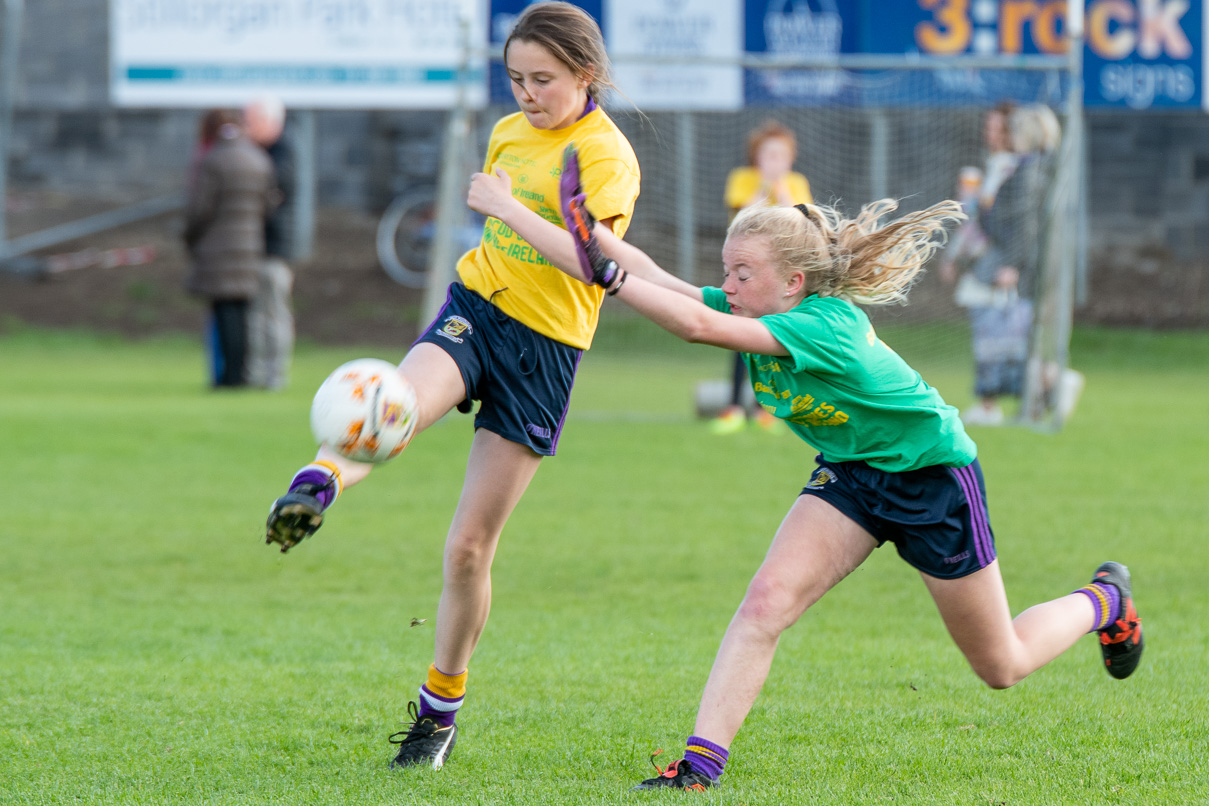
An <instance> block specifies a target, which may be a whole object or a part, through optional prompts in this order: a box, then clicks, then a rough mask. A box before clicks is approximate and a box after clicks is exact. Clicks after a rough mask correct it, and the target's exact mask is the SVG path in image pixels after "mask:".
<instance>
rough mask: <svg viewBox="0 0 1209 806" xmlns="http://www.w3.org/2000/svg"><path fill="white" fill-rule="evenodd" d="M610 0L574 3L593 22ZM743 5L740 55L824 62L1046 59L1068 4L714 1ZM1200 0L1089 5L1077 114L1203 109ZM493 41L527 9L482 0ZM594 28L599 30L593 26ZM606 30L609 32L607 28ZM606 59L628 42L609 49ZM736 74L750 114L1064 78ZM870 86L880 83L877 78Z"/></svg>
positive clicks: (1057, 45) (1006, 94) (944, 73)
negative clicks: (854, 58)
mask: <svg viewBox="0 0 1209 806" xmlns="http://www.w3.org/2000/svg"><path fill="white" fill-rule="evenodd" d="M611 1H612V0H577V2H576V4H577V5H579V6H580V7H582V8H584V9H585V10H586V11H588V13H590V14H592V15H593V16H594V17H595V18H596V19H597V20H599V21H602V23H603V19H604V15H606V14H608V13H609V5H610V3H611ZM718 2H731V3H737V4H741V6H742V19H743V24H744V31H743V44H744V49H745V51H746V52H747V53H750V54H765V55H770V56H778V55H780V56H784V57H787V58H793V57H806V58H812V59H813V58H826V57H829V56H836V55H839V54H879V55H896V54H901V55H904V56H908V57H910V56H928V57H943V56H956V55H967V56H995V55H1053V56H1059V55H1062V54H1063V53H1065V51H1066V36H1067V19H1066V14H1067V9H1068V2H1067V0H718ZM1205 2H1206V0H1087V2H1086V9H1085V11H1086V16H1085V26H1084V29H1085V32H1086V35H1085V38H1086V48H1085V52H1084V59H1083V62H1084V70H1083V81H1084V92H1085V100H1084V102H1085V105H1086V106H1088V107H1093V108H1106V107H1119V108H1122V109H1139V110H1140V109H1159V108H1166V109H1177V108H1187V109H1200V108H1202V105H1203V106H1204V107H1205V108H1209V98H1207V97H1206V95H1205V93H1204V91H1203V74H1204V72H1205V67H1204V64H1203V60H1204V59H1205V53H1204V47H1203V46H1204V42H1203V40H1204V33H1203V25H1204V20H1205V10H1204V5H1205ZM490 3H491V20H490V31H491V42H492V43H493V44H495V45H501V44H502V43H503V42H504V40H505V39H506V37H507V34H508V31H509V30H511V22H512V20H514V19H515V17H516V15H517V14H519V13H520V11H521V10H522V9H523V8H524V7H525V6H527V5H528V4H529V0H490ZM601 27H602V29H604V25H603V24H602V26H601ZM606 30H607V29H606ZM607 44H608V47H609V50H610V52H613V53H624V52H626V50H627V49H626V43H624V42H620V43H619V42H608V43H607ZM899 72H901V73H902V74H901V75H894V76H893V77H892V76H891V71H883V72H881V73H868V72H856V73H853V72H845V71H840V70H819V69H812V70H800V69H799V70H751V69H749V70H745V71H744V79H743V95H744V97H743V102H744V103H745V104H746V105H749V106H817V105H824V104H826V105H843V106H920V105H924V106H926V105H937V106H946V105H991V104H994V103H996V102H998V101H1001V100H1009V99H1010V100H1016V101H1020V102H1026V103H1027V102H1034V101H1042V102H1046V103H1052V104H1056V103H1061V102H1062V101H1063V100H1064V99H1065V97H1066V93H1067V91H1068V90H1069V82H1068V80H1067V77H1066V76H1065V75H1062V76H1058V75H1057V74H1056V73H1049V74H1046V73H1041V72H1036V71H1032V72H1029V71H1021V70H978V71H972V70H943V69H942V70H925V71H899ZM490 73H491V84H490V92H491V99H492V101H494V102H510V101H511V92H510V90H509V86H508V84H509V82H508V80H507V76H506V74H505V71H504V70H503V68H502V67H501V66H500V65H498V64H493V65H492V66H491V71H490ZM878 76H881V77H883V78H885V80H884V81H880V82H879V81H877V80H875V79H876V78H877V77H878Z"/></svg>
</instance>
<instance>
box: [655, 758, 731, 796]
mask: <svg viewBox="0 0 1209 806" xmlns="http://www.w3.org/2000/svg"><path fill="white" fill-rule="evenodd" d="M657 755H659V753H655V755H653V756H651V763H652V764H655V756H657ZM655 769H656V771H658V773H659V775H658V776H657V777H655V778H648V779H646V780H645V781H643V782H642V783H640V784H639V785H638V786H636V787H634V789H636V790H637V789H686V790H688V791H690V792H704V791H705V790H707V789H709V788H710V787H712V786H716V785H717V783H718V781H717V780H716V779H714V778H710V777H709V776H708V775H706V774H704V773H701V772H697V771H696V770H694V769H693V765H692V764H690V763H689V761H688V759H683V758H682V759H679V760H677V761H673V762H672V763H671V764H668V765H667V767H666V768H665V769H661V768H660V767H659V765H658V764H655Z"/></svg>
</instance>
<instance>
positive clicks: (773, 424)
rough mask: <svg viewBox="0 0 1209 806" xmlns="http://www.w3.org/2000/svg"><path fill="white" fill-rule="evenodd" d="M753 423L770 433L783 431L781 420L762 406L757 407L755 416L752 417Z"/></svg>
mask: <svg viewBox="0 0 1209 806" xmlns="http://www.w3.org/2000/svg"><path fill="white" fill-rule="evenodd" d="M751 424H752V426H753V427H755V428H758V429H760V430H761V431H764V432H765V433H768V434H779V433H781V421H780V420H778V419H777V418H776V417H774V416H773V415H771V414H769V413H768V412H767V411H766V410H764V409H762V408H760V409H756V413H755V416H754V417H752V418H751Z"/></svg>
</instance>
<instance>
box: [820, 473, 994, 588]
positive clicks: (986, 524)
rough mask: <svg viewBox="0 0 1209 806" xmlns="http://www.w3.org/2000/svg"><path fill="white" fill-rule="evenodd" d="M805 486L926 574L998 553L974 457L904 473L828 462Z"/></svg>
mask: <svg viewBox="0 0 1209 806" xmlns="http://www.w3.org/2000/svg"><path fill="white" fill-rule="evenodd" d="M815 461H816V462H818V465H819V466H818V468H817V469H816V470H815V471H814V473H813V474H812V475H811V477H810V482H809V483H808V484H807V485H806V487H805V488H804V489H803V490H802V494H803V495H813V496H817V497H818V498H822V499H823V500H824V501H826V502H827V503H829V504H831V505H832V506H834V507H835V508H836V509H838V510H839V511H840V512H843V513H844V514H845V515H847V516H848V517H849V518H851V519H852V520H854V521H856V523H857V524H858V525H859V526H860V527H861V528H863V529H864V530H865V531H867V532H868V533H869V534H871V535H873V537H874V538H875V539H876V540H877V544H878V546H881V544H882V543H884V542H886V541H887V540H889V541H890V542H891V543H893V544H894V547H895V548H896V549H898V555H899V556H900V557H902V558H903V559H904V560H906V561H907V562H908V563H910V564H911V565H912V566H914V567H915V568H917V569H918V570H920V571H923V572H924V573H925V574H927V575H929V576H933V577H939V578H940V579H956V578H958V577H964V576H967V575H969V574H972V573H974V572H975V571H978V570H979V569H982V568H985V567H987V566H988V565H990V564H991V562H992V561H993V560H994V559H995V536H994V535H993V534H992V533H991V521H990V519H989V518H988V517H987V499H986V487H985V486H984V484H983V481H982V468H981V467H980V466H979V464H978V460H977V459H975V460H974V461H973V462H971V463H970V464H968V465H966V466H965V467H942V466H939V465H937V466H933V467H924V468H920V469H919V470H908V471H904V472H902V473H891V472H888V471H885V470H878V469H877V468H875V467H871V466H870V465H867V464H865V463H864V462H828V461H826V460H825V459H823V457H822V456H819V457H817V458H816V459H815Z"/></svg>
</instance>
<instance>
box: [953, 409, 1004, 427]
mask: <svg viewBox="0 0 1209 806" xmlns="http://www.w3.org/2000/svg"><path fill="white" fill-rule="evenodd" d="M961 421H962V422H963V423H965V424H966V425H990V426H996V425H1003V421H1004V416H1003V409H1001V408H1000V407H999V406H998V404H994V403H992V404H991V405H987V404H985V403H979V404H977V405H974V406H971V407H970V408H968V409H966V410H965V411H963V412H962V413H961Z"/></svg>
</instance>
